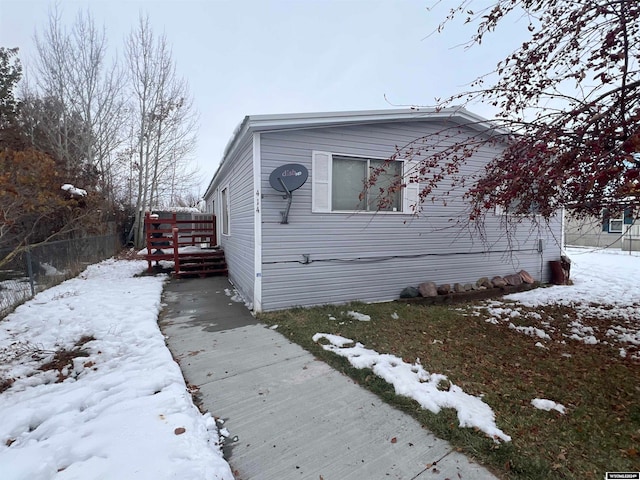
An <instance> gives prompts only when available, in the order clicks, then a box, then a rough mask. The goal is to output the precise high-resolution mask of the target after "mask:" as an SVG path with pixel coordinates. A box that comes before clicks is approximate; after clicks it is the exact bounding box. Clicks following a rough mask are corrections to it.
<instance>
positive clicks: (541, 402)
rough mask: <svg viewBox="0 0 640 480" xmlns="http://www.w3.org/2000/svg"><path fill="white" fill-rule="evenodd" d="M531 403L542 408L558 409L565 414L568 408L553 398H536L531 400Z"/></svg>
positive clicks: (547, 409)
mask: <svg viewBox="0 0 640 480" xmlns="http://www.w3.org/2000/svg"><path fill="white" fill-rule="evenodd" d="M531 405H533V406H534V407H536V408H538V409H540V410H546V411H549V410H556V411H558V412H560V413H561V414H563V415H564V414H565V410H566V409H565V406H564V405H562V404H560V403H556V402H554V401H553V400H546V399H544V398H534V399H533V400H531Z"/></svg>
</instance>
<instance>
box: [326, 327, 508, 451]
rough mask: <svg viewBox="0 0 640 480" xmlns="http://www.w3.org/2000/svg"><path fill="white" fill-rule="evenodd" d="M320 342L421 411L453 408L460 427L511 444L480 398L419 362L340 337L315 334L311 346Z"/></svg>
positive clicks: (438, 410) (491, 412) (491, 411)
mask: <svg viewBox="0 0 640 480" xmlns="http://www.w3.org/2000/svg"><path fill="white" fill-rule="evenodd" d="M320 339H325V340H327V341H328V342H329V343H328V344H323V345H322V348H324V349H325V350H328V351H330V352H333V353H335V354H337V355H340V356H342V357H346V358H347V359H348V360H349V363H351V365H353V366H354V367H355V368H370V369H371V370H372V371H373V373H375V374H376V375H378V376H379V377H381V378H383V379H384V380H385V381H387V382H388V383H390V384H392V385H393V386H394V388H395V392H396V393H397V394H398V395H403V396H405V397H409V398H413V399H414V400H416V401H417V402H418V403H419V404H420V405H421V406H422V408H426V409H428V410H430V411H432V412H433V413H438V412H440V410H441V409H442V408H453V409H455V410H456V411H457V412H458V421H459V424H460V426H461V427H475V428H478V429H479V430H480V431H482V432H484V433H485V434H487V435H488V436H489V437H491V438H493V439H494V440H496V441H497V440H503V441H506V442H508V441H511V437H510V436H509V435H507V434H505V433H504V432H503V431H502V430H500V429H499V428H498V427H497V426H496V423H495V415H494V413H493V410H492V409H491V407H489V405H487V404H486V403H484V402H483V401H482V400H481V399H480V398H479V397H475V396H473V395H469V394H468V393H465V392H464V391H463V390H462V389H461V388H460V387H458V386H457V385H454V384H453V383H451V382H450V381H449V379H448V378H447V377H446V376H445V375H442V374H438V373H431V374H430V373H428V372H427V371H426V370H425V369H424V368H423V367H422V365H420V363H419V362H416V363H415V364H413V365H411V364H409V363H406V362H404V361H403V360H402V359H401V358H398V357H396V356H394V355H389V354H380V353H378V352H376V351H375V350H370V349H367V348H365V347H364V345H362V344H361V343H355V342H354V341H353V340H350V339H348V338H344V337H341V336H339V335H332V334H327V333H316V334H315V335H314V336H313V341H314V342H318V341H319V340H320ZM354 343H355V345H354ZM348 345H353V346H348Z"/></svg>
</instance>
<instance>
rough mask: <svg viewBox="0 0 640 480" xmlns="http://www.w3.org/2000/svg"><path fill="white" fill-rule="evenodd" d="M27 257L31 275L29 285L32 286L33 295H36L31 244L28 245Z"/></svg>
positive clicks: (28, 272)
mask: <svg viewBox="0 0 640 480" xmlns="http://www.w3.org/2000/svg"><path fill="white" fill-rule="evenodd" d="M25 257H26V262H27V275H29V285H30V286H31V296H32V297H34V296H35V294H36V288H35V284H34V282H33V265H31V247H30V246H29V245H27V250H26V254H25Z"/></svg>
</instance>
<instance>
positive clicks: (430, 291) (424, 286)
mask: <svg viewBox="0 0 640 480" xmlns="http://www.w3.org/2000/svg"><path fill="white" fill-rule="evenodd" d="M418 291H419V292H420V295H422V296H423V297H437V296H438V287H436V284H435V283H433V282H422V283H421V284H420V285H418Z"/></svg>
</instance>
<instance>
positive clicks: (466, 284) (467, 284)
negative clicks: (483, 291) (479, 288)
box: [464, 283, 474, 292]
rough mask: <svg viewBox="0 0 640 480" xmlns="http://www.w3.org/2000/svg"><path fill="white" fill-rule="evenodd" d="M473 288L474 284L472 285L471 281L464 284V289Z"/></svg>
mask: <svg viewBox="0 0 640 480" xmlns="http://www.w3.org/2000/svg"><path fill="white" fill-rule="evenodd" d="M471 290H474V288H473V285H471V284H470V283H465V284H464V291H465V292H470V291H471Z"/></svg>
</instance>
